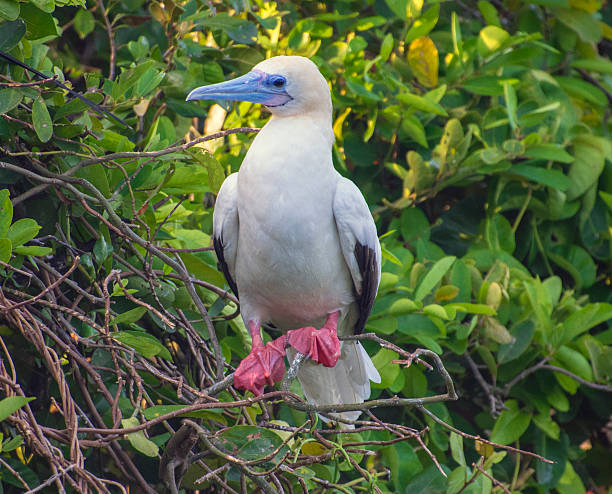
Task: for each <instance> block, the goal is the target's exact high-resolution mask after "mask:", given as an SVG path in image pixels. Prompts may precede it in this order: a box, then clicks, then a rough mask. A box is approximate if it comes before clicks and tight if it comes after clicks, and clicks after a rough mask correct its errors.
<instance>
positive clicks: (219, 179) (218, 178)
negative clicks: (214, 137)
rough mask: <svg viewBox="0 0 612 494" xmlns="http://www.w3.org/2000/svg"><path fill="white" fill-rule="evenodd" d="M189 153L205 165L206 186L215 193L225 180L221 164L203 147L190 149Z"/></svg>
mask: <svg viewBox="0 0 612 494" xmlns="http://www.w3.org/2000/svg"><path fill="white" fill-rule="evenodd" d="M190 154H191V156H193V157H194V158H195V159H196V160H197V161H198V162H199V163H201V164H202V165H204V166H205V167H206V171H207V172H208V186H209V187H210V190H211V192H213V193H214V194H217V193H218V192H219V189H220V188H221V185H223V182H224V181H225V170H224V168H223V165H221V163H219V162H218V161H217V159H216V158H215V157H214V156H213V155H212V154H210V153H209V152H208V151H206V150H205V149H195V150H193V151H191V153H190Z"/></svg>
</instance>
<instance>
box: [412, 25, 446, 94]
mask: <svg viewBox="0 0 612 494" xmlns="http://www.w3.org/2000/svg"><path fill="white" fill-rule="evenodd" d="M438 64H439V60H438V49H437V48H436V45H435V44H434V42H433V41H432V40H431V38H429V37H427V36H423V37H421V38H417V39H415V40H414V41H413V42H412V43H410V48H409V49H408V65H409V66H410V68H411V69H412V72H413V73H414V75H415V77H416V78H417V80H418V81H419V82H420V83H421V84H423V85H424V86H426V87H435V86H437V85H438Z"/></svg>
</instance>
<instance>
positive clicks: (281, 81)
mask: <svg viewBox="0 0 612 494" xmlns="http://www.w3.org/2000/svg"><path fill="white" fill-rule="evenodd" d="M286 82H287V79H285V78H284V77H283V76H281V75H275V76H274V77H272V84H273V85H274V86H276V87H283V86H284V85H285V83H286Z"/></svg>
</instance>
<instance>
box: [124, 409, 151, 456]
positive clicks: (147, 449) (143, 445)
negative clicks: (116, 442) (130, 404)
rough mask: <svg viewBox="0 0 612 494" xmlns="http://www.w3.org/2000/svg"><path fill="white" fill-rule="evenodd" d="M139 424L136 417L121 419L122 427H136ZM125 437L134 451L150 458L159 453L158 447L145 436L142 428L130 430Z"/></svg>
mask: <svg viewBox="0 0 612 494" xmlns="http://www.w3.org/2000/svg"><path fill="white" fill-rule="evenodd" d="M139 425H140V422H139V421H138V418H136V417H129V418H127V419H121V426H122V427H123V428H124V429H129V428H131V427H137V426H139ZM126 437H127V439H128V441H129V442H130V444H131V445H132V446H133V447H134V449H135V450H136V451H140V452H141V453H142V454H143V455H146V456H149V457H151V458H155V457H157V454H158V453H159V447H158V446H157V444H155V443H154V442H153V441H151V440H150V439H149V438H148V437H147V436H145V433H144V430H139V431H136V432H131V433H129V434H126Z"/></svg>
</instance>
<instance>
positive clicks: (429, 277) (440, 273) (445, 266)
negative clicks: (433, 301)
mask: <svg viewBox="0 0 612 494" xmlns="http://www.w3.org/2000/svg"><path fill="white" fill-rule="evenodd" d="M455 259H457V258H456V257H455V256H447V257H443V258H442V259H440V260H439V261H438V262H436V263H435V264H434V265H433V267H432V268H431V269H430V270H429V271H428V272H427V274H426V275H425V276H424V277H423V280H422V281H421V283H420V284H419V286H418V287H417V289H416V291H415V294H414V299H415V300H417V301H419V300H423V299H424V298H425V296H426V295H428V294H429V293H431V292H432V291H433V289H434V287H435V286H436V285H437V284H438V283H439V282H440V280H442V278H443V277H444V275H445V274H446V273H447V272H448V270H449V269H450V268H451V267H452V265H453V263H454V262H455Z"/></svg>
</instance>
